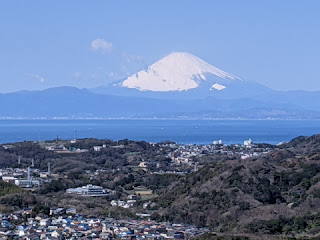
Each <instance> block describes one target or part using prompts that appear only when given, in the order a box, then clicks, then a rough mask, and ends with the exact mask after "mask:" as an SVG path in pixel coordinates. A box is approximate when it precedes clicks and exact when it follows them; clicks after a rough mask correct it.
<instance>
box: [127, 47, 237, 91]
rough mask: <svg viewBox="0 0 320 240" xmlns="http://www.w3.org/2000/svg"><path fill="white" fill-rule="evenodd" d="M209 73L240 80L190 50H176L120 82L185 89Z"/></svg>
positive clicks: (148, 87) (151, 88)
mask: <svg viewBox="0 0 320 240" xmlns="http://www.w3.org/2000/svg"><path fill="white" fill-rule="evenodd" d="M210 74H211V75H215V76H216V77H218V78H220V79H221V80H235V79H238V80H240V78H238V77H236V76H234V75H231V74H229V73H226V72H224V71H222V70H220V69H219V68H216V67H214V66H212V65H210V64H209V63H207V62H205V61H204V60H202V59H200V58H198V57H196V56H194V55H192V54H190V53H187V52H174V53H171V54H170V55H168V56H166V57H164V58H163V59H161V60H160V61H158V62H156V63H154V64H153V65H151V66H150V67H148V69H147V70H143V71H140V72H138V73H137V74H134V75H132V76H130V77H129V78H127V79H126V80H124V81H123V82H122V83H121V86H122V87H127V88H135V89H139V90H141V91H155V92H167V91H186V90H189V89H193V88H197V87H198V86H199V84H200V83H201V82H202V81H207V76H208V75H210ZM218 85H219V86H218ZM222 87H224V88H225V86H223V85H221V84H218V83H217V85H216V86H212V88H214V89H216V90H222V89H224V88H222Z"/></svg>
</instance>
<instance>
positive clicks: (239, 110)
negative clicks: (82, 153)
mask: <svg viewBox="0 0 320 240" xmlns="http://www.w3.org/2000/svg"><path fill="white" fill-rule="evenodd" d="M0 106H1V108H0V117H2V118H10V117H11V118H41V117H43V118H53V117H61V118H248V119H266V118H277V119H279V118H284V119H300V118H301V119H316V118H317V119H318V118H320V92H307V91H275V90H272V89H270V88H267V87H265V86H263V85H261V84H258V83H255V82H249V81H245V80H243V79H241V78H239V77H236V76H234V75H232V74H229V73H226V72H224V71H222V70H220V69H218V68H216V67H214V66H212V65H210V64H208V63H206V62H205V61H203V60H202V59H200V58H198V57H196V56H194V55H192V54H190V53H185V52H178V53H172V54H170V55H168V56H167V57H165V58H163V59H161V60H160V61H158V62H156V63H155V64H153V65H151V66H150V67H148V68H147V69H145V70H143V71H140V72H138V73H137V74H134V75H132V76H130V77H129V78H127V79H124V80H122V81H119V82H116V83H112V84H109V85H107V86H102V87H99V88H95V89H77V88H73V87H57V88H50V89H46V90H43V91H20V92H14V93H8V94H0Z"/></svg>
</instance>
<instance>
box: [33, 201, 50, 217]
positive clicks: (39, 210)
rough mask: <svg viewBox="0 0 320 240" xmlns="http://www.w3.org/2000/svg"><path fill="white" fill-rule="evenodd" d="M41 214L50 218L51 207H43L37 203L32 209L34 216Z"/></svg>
mask: <svg viewBox="0 0 320 240" xmlns="http://www.w3.org/2000/svg"><path fill="white" fill-rule="evenodd" d="M39 213H43V214H46V215H48V216H49V214H50V207H48V206H46V205H43V204H41V203H37V204H36V205H35V206H34V207H33V208H32V215H34V216H35V215H37V214H39Z"/></svg>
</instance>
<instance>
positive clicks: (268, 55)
mask: <svg viewBox="0 0 320 240" xmlns="http://www.w3.org/2000/svg"><path fill="white" fill-rule="evenodd" d="M319 12H320V1H316V0H314V1H312V0H309V1H298V0H296V1H295V0H282V1H278V0H268V1H267V0H265V1H256V0H252V1H249V0H243V1H238V0H233V1H229V0H224V1H215V0H207V1H205V0H197V1H196V0H189V1H182V0H175V1H173V0H161V1H160V0H159V1H158V0H154V1H149V0H145V1H142V0H137V1H130V0H127V1H122V0H117V1H111V0H110V1H98V0H97V1H81V0H74V1H72V0H70V1H64V0H56V1H40V0H38V1H37V0H33V1H23V0H21V1H16V0H10V1H1V2H0V69H1V70H0V79H1V80H0V81H1V89H0V92H11V91H17V90H23V89H25V90H33V89H44V88H48V87H54V86H63V85H68V86H76V87H81V88H83V87H86V88H91V87H97V86H101V85H104V84H107V83H109V82H112V81H115V80H120V79H123V78H125V77H126V76H127V75H129V74H132V73H134V72H136V71H139V70H141V69H143V68H145V67H146V66H148V65H150V64H152V63H154V62H155V61H157V60H159V59H160V58H162V57H164V56H166V55H168V54H169V53H171V52H174V51H187V52H190V53H192V54H194V55H197V56H198V57H200V58H202V59H204V60H205V61H207V62H209V63H210V64H212V65H214V66H216V67H218V68H221V69H222V70H224V71H226V72H229V73H231V74H234V75H237V76H239V77H241V78H243V79H247V80H250V81H257V82H259V83H262V84H264V85H266V86H269V87H271V88H273V89H276V90H292V89H301V90H320V77H319V76H320V15H319Z"/></svg>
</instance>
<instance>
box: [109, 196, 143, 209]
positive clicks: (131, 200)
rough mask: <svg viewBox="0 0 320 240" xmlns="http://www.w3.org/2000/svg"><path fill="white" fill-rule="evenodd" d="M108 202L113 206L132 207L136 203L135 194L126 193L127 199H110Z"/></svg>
mask: <svg viewBox="0 0 320 240" xmlns="http://www.w3.org/2000/svg"><path fill="white" fill-rule="evenodd" d="M110 204H111V206H113V207H122V208H132V207H134V206H136V205H137V195H128V199H127V201H122V200H112V201H111V203H110Z"/></svg>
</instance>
